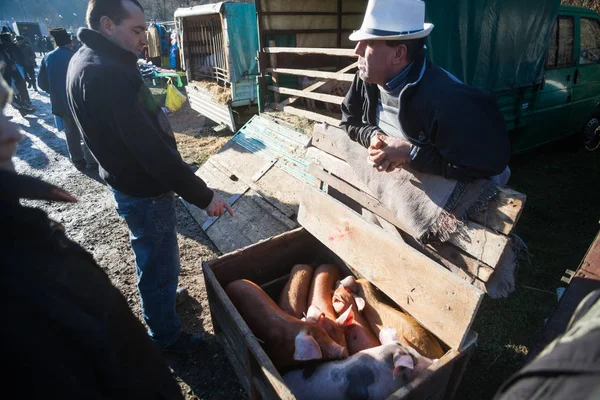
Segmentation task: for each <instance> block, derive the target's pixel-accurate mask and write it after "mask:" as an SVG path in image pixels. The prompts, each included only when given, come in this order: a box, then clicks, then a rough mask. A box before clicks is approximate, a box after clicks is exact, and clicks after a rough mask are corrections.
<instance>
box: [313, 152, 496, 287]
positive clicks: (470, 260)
mask: <svg viewBox="0 0 600 400" xmlns="http://www.w3.org/2000/svg"><path fill="white" fill-rule="evenodd" d="M346 165H347V164H346ZM308 172H309V173H310V174H311V175H312V176H314V177H315V178H317V179H319V180H321V181H322V182H324V183H326V184H327V185H328V186H330V187H332V188H334V189H336V190H338V191H339V192H341V193H343V194H345V195H346V196H348V197H350V198H351V199H353V200H354V201H356V202H357V203H359V204H360V205H361V206H363V207H365V208H366V209H367V210H369V211H371V212H373V213H374V214H375V215H376V216H378V217H380V218H382V219H383V220H385V221H387V222H388V223H389V224H391V225H393V226H395V227H397V228H398V229H401V230H403V231H405V232H406V229H404V228H403V224H402V223H401V222H400V221H399V220H398V219H397V218H396V216H395V215H394V214H393V213H392V212H391V211H389V210H388V209H387V208H386V207H385V206H383V205H382V204H381V203H380V202H379V200H377V199H376V198H374V197H373V196H371V195H368V194H366V193H364V192H362V191H360V190H358V189H355V188H353V187H351V186H350V185H349V184H348V183H346V182H344V181H343V180H341V179H339V178H337V177H335V176H333V175H330V174H328V173H327V172H325V171H323V170H322V169H321V168H319V167H318V166H316V165H314V164H311V165H309V167H308ZM384 229H385V227H384ZM386 230H388V231H389V228H388V229H386ZM490 233H491V232H490ZM455 240H457V239H456V238H452V239H450V241H449V242H446V243H437V244H433V245H432V247H433V249H435V251H437V252H438V253H439V255H440V256H441V257H442V258H444V259H445V260H448V261H449V262H450V263H451V264H454V265H455V267H458V268H455V267H454V268H450V270H451V271H453V272H456V270H459V269H462V270H465V271H467V272H468V273H469V274H471V275H473V276H474V277H476V278H477V279H478V280H481V281H483V282H487V281H488V279H489V277H490V275H491V274H492V273H493V272H494V269H493V268H491V267H490V266H488V265H486V264H484V263H483V262H481V261H479V260H477V259H475V258H474V257H472V256H470V255H469V254H466V253H465V252H464V251H462V250H460V249H459V248H457V247H455V246H453V244H454V243H453V242H454V241H455ZM463 241H464V239H463ZM411 246H412V247H414V248H417V249H418V250H425V249H423V248H422V247H423V246H422V245H420V244H419V243H418V242H417V241H416V240H413V241H411ZM438 261H439V260H438ZM444 265H445V266H446V267H448V265H447V264H446V263H444ZM460 276H461V277H463V278H465V279H467V277H466V276H464V275H463V274H460ZM478 286H479V288H480V289H481V288H482V287H484V286H483V285H478Z"/></svg>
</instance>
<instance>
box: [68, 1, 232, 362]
mask: <svg viewBox="0 0 600 400" xmlns="http://www.w3.org/2000/svg"><path fill="white" fill-rule="evenodd" d="M145 21H146V20H145V17H144V11H143V8H142V6H141V5H140V3H139V2H138V1H136V0H90V2H89V5H88V10H87V24H88V26H89V27H90V28H91V29H82V30H80V31H79V35H78V36H79V40H80V41H81V42H82V43H83V47H82V48H81V49H79V51H78V52H77V53H76V54H75V56H73V58H72V59H71V63H70V65H69V72H68V74H67V96H68V99H69V105H70V106H71V109H72V110H73V115H74V117H75V119H76V121H77V124H78V125H79V127H80V128H81V132H82V133H83V137H84V140H85V142H86V143H87V145H88V146H89V148H90V150H91V151H92V153H93V154H94V156H95V157H96V159H97V160H98V162H99V163H100V175H101V176H102V178H104V180H105V181H106V182H107V183H108V185H109V186H110V189H111V191H112V192H113V195H114V198H115V201H116V204H117V211H118V212H119V214H120V215H121V216H123V217H124V218H125V221H126V222H127V225H128V227H129V230H130V237H131V245H132V248H133V252H134V253H135V258H136V265H137V271H138V278H139V279H138V289H139V293H140V297H141V299H142V313H143V315H144V319H145V320H146V323H147V324H148V327H149V330H148V333H149V335H150V336H151V337H152V339H153V340H154V341H156V342H157V343H158V344H159V345H160V347H161V348H162V349H163V350H165V351H172V352H181V353H188V352H191V351H196V350H199V348H200V347H201V344H202V339H201V338H200V337H199V336H195V335H190V334H187V333H185V332H182V331H181V322H180V320H179V317H178V316H177V313H176V312H175V293H176V289H177V282H178V278H179V249H178V246H177V235H176V231H175V227H176V222H177V221H176V217H175V208H174V203H173V202H174V195H173V192H177V193H178V194H179V195H181V196H182V197H183V198H184V199H186V200H187V201H188V202H190V203H192V204H195V205H196V206H198V207H200V208H203V209H206V211H207V213H208V215H211V216H213V215H214V216H220V215H223V214H224V211H225V209H226V210H227V211H228V212H229V213H230V214H231V215H233V214H234V213H233V210H232V209H231V207H230V206H229V205H228V204H227V203H226V202H225V201H224V200H223V199H222V198H221V197H220V196H219V195H218V194H217V193H215V192H213V191H212V190H211V189H209V188H208V187H207V186H206V184H205V183H204V181H202V180H201V179H200V178H198V177H197V176H196V175H194V173H193V171H192V170H191V169H190V167H189V166H188V165H187V164H185V163H184V161H183V160H182V159H181V155H180V154H179V152H178V151H177V145H176V143H175V138H174V135H173V131H172V129H171V125H170V123H169V120H168V119H167V117H166V115H165V113H164V112H163V111H162V110H161V108H160V106H159V105H158V104H157V103H156V101H155V100H154V98H153V96H152V94H151V93H150V90H149V89H148V87H147V86H146V85H145V84H144V81H143V79H142V77H141V75H140V73H139V71H138V68H137V56H136V55H137V54H139V53H140V51H141V50H142V47H143V46H145V45H146V34H145V32H146V22H145Z"/></svg>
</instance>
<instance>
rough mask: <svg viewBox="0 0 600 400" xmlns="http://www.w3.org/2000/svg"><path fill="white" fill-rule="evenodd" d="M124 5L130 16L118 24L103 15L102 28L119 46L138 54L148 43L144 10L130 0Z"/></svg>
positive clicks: (124, 2) (125, 1)
mask: <svg viewBox="0 0 600 400" xmlns="http://www.w3.org/2000/svg"><path fill="white" fill-rule="evenodd" d="M123 7H124V8H125V10H126V11H127V12H128V14H129V17H127V18H125V19H123V20H122V21H121V23H120V24H118V25H117V24H115V23H114V22H113V21H111V20H110V19H109V18H107V17H102V20H101V21H100V29H101V30H102V33H103V34H104V35H105V36H106V37H108V38H109V39H110V40H111V41H113V42H114V43H116V44H117V45H118V46H119V47H122V48H124V49H125V50H129V51H131V52H132V53H135V54H136V55H137V54H139V53H140V52H141V51H142V48H143V47H144V46H146V45H147V44H148V42H147V41H146V18H145V16H144V12H143V11H142V10H141V9H140V8H139V7H138V6H136V5H135V4H134V3H132V2H130V1H127V0H124V1H123Z"/></svg>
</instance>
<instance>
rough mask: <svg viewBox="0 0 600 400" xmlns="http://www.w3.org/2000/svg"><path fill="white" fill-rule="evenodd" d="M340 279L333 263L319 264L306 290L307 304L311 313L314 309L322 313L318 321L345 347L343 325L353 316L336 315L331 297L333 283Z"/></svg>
mask: <svg viewBox="0 0 600 400" xmlns="http://www.w3.org/2000/svg"><path fill="white" fill-rule="evenodd" d="M339 279H340V270H339V268H338V267H337V266H336V265H334V264H321V265H319V266H318V267H317V268H316V269H315V273H314V276H313V280H312V283H311V284H310V290H309V292H308V306H309V309H311V308H312V309H313V312H312V315H313V316H314V315H316V314H317V312H316V311H315V310H319V311H320V312H321V313H323V314H324V317H321V318H320V319H319V321H320V322H321V324H322V325H323V328H325V330H326V331H327V333H328V334H329V336H330V337H331V338H332V339H333V340H335V341H336V343H338V344H339V345H341V346H343V347H346V337H345V335H344V326H346V325H348V324H350V323H351V322H352V318H353V316H352V315H351V314H350V313H348V314H346V315H345V316H343V317H342V316H340V318H338V317H337V315H336V313H335V310H334V309H333V305H332V303H331V300H332V299H331V298H332V295H333V289H334V288H335V283H336V282H337V281H338V280H339Z"/></svg>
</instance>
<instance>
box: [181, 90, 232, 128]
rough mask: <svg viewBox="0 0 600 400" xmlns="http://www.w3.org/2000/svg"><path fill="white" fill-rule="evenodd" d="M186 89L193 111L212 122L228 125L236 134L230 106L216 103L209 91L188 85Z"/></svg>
mask: <svg viewBox="0 0 600 400" xmlns="http://www.w3.org/2000/svg"><path fill="white" fill-rule="evenodd" d="M185 89H186V92H187V95H188V99H189V100H190V106H191V107H192V109H194V110H196V111H198V112H199V113H200V114H202V115H204V116H205V117H206V118H208V119H210V120H212V121H215V122H218V123H221V124H224V125H227V127H228V128H229V129H230V130H231V131H232V132H235V130H236V126H235V120H234V118H233V113H232V112H231V106H230V105H229V104H222V103H218V102H216V101H214V100H213V96H212V94H211V93H210V92H209V91H208V90H206V89H204V88H202V87H198V86H196V85H194V84H189V85H187V86H186V87H185Z"/></svg>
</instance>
